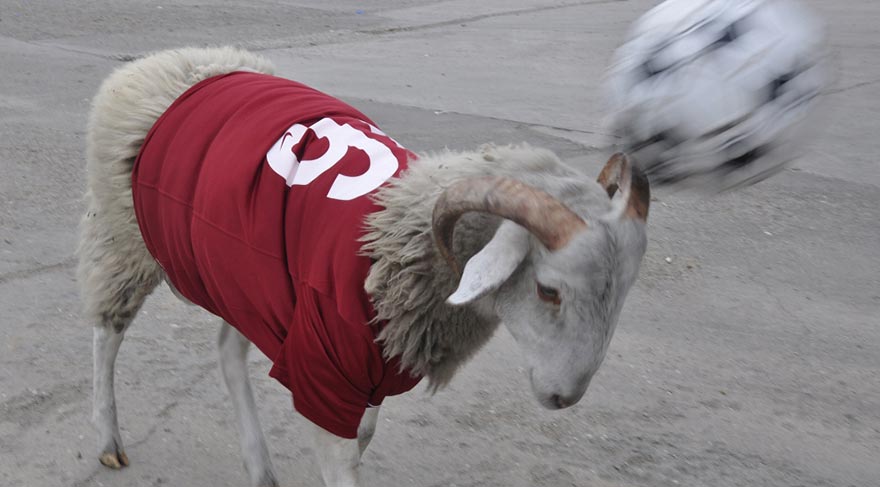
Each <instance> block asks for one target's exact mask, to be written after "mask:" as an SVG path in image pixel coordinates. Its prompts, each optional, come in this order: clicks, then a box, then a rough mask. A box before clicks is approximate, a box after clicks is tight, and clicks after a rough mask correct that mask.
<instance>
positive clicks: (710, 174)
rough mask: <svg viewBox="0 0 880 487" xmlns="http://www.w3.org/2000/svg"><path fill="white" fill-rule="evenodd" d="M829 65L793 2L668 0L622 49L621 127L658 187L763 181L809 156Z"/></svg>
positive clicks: (807, 15)
mask: <svg viewBox="0 0 880 487" xmlns="http://www.w3.org/2000/svg"><path fill="white" fill-rule="evenodd" d="M827 64H828V63H827V55H826V51H825V34H824V28H823V25H822V23H821V22H820V21H819V20H818V19H817V18H816V17H815V16H813V15H812V13H811V12H810V11H808V10H807V9H806V8H805V7H803V6H802V5H801V4H800V3H797V2H796V1H794V0H667V1H666V2H663V3H662V4H660V5H658V6H657V7H655V8H653V9H652V10H650V11H648V12H647V13H646V14H645V15H644V16H642V17H641V18H640V19H638V20H637V21H636V22H635V24H634V25H633V27H632V29H631V31H630V33H629V36H628V38H627V40H626V41H625V43H624V44H623V45H622V46H621V47H620V48H619V49H618V50H617V52H616V53H615V56H614V62H613V65H612V67H611V69H610V70H609V73H608V77H607V80H606V82H607V88H608V91H609V92H610V93H609V94H610V99H611V104H612V107H611V108H612V113H611V119H610V120H611V123H612V129H613V130H614V131H615V132H616V134H617V135H619V136H621V137H622V144H623V146H624V147H623V148H624V149H625V150H627V151H629V152H630V154H631V155H632V156H633V158H634V159H635V160H636V161H637V162H638V163H639V164H640V165H641V167H642V169H643V170H644V171H645V172H646V173H647V174H648V177H649V178H650V180H651V182H652V183H654V184H676V185H687V186H691V187H694V186H696V187H699V188H701V189H703V190H708V191H710V192H714V191H722V190H728V189H733V188H737V187H742V186H746V185H749V184H753V183H756V182H758V181H761V180H763V179H765V178H767V177H769V176H771V175H773V174H775V173H776V172H778V171H779V170H781V169H782V168H783V167H784V165H785V164H786V163H788V162H790V161H791V160H793V159H794V158H796V157H797V156H798V155H800V154H802V152H803V147H804V145H805V142H806V139H807V138H808V135H809V134H811V133H813V130H811V129H812V128H813V127H814V126H815V123H814V122H815V121H816V120H815V119H816V105H817V103H818V101H819V100H818V99H819V96H820V94H821V92H822V90H823V88H824V87H825V86H826V84H827V83H828V81H829V76H828V75H829V71H828V66H827Z"/></svg>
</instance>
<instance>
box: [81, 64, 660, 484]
mask: <svg viewBox="0 0 880 487" xmlns="http://www.w3.org/2000/svg"><path fill="white" fill-rule="evenodd" d="M272 71H273V68H272V66H271V64H270V63H269V62H268V61H267V60H265V59H263V58H262V57H259V56H257V55H255V54H252V53H249V52H247V51H244V50H239V49H235V48H230V47H223V48H207V49H196V48H188V49H179V50H171V51H162V52H158V53H154V54H152V55H149V56H147V57H144V58H141V59H139V60H136V61H133V62H131V63H128V64H126V65H123V66H122V67H120V68H118V69H117V70H116V71H115V72H114V73H113V74H112V75H111V76H110V77H109V78H108V79H106V80H105V81H104V83H103V84H102V86H101V87H100V89H99V91H98V93H97V95H96V96H95V98H94V101H93V106H92V110H91V113H90V118H89V126H88V133H87V151H86V158H87V166H86V169H87V173H88V176H87V192H86V202H87V209H86V212H85V215H84V217H83V219H82V221H81V237H80V245H79V249H78V255H79V266H78V280H79V283H80V286H81V288H82V296H83V301H84V310H85V314H86V316H87V317H88V319H89V320H90V321H91V322H92V323H93V325H94V342H93V345H94V409H93V422H94V423H95V426H96V429H97V432H98V447H99V460H100V462H101V463H102V464H103V465H105V466H107V467H110V468H114V469H119V468H122V467H124V466H127V465H128V464H129V459H128V457H127V455H126V453H125V450H124V447H123V443H122V439H121V437H120V433H119V426H118V421H117V416H116V405H115V396H114V385H113V379H114V367H115V361H116V356H117V352H118V349H119V346H120V344H121V343H122V340H123V337H124V334H125V331H126V330H127V329H128V327H129V326H130V325H131V323H132V321H133V319H134V318H135V315H136V314H137V312H138V310H139V309H140V307H141V305H142V304H143V303H144V300H145V299H146V297H147V296H148V295H149V294H150V293H151V292H152V291H153V290H154V289H155V288H156V287H157V286H158V285H159V284H160V283H161V282H162V281H165V282H167V284H168V285H169V287H170V288H171V290H172V292H174V293H175V294H176V295H178V297H180V298H181V299H182V300H184V301H187V302H196V303H197V304H200V305H202V306H203V307H207V308H209V309H210V308H211V307H210V306H208V305H206V304H204V303H202V302H199V301H200V299H199V297H198V296H195V297H194V296H193V294H192V292H185V291H186V289H188V288H187V286H186V285H185V283H183V282H182V281H180V280H179V278H175V277H173V276H174V275H175V272H176V271H177V269H175V268H174V266H173V265H170V264H167V263H166V264H164V265H161V263H160V262H159V261H158V260H157V259H158V258H157V257H154V255H153V253H152V252H151V249H150V248H148V240H149V238H148V236H149V234H150V231H151V230H152V228H151V227H150V225H149V223H148V222H145V221H142V219H141V217H140V214H139V213H138V208H136V204H135V200H138V201H140V200H139V199H138V198H139V197H138V195H137V193H136V191H135V190H137V191H142V190H138V189H137V188H136V187H133V184H132V180H133V171H137V167H136V165H135V162H136V161H137V160H138V157H139V154H143V153H145V151H146V150H148V149H149V148H150V147H151V144H150V143H146V144H145V140H147V138H148V134H150V133H151V132H150V131H151V128H153V127H154V125H157V126H158V125H159V123H158V122H157V120H159V119H160V117H162V116H163V114H165V113H166V112H169V111H172V110H169V107H172V104H173V103H175V100H178V99H179V98H184V97H181V95H182V94H184V93H185V92H186V93H190V91H191V88H193V87H194V86H196V85H197V84H199V83H202V82H205V83H210V82H213V80H215V79H218V78H219V77H222V76H224V75H229V74H230V73H234V74H233V75H232V76H239V73H250V74H253V75H254V76H265V75H268V74H271V73H272ZM240 76H244V74H241V75H240ZM188 90H190V91H188ZM364 118H365V117H364ZM362 120H363V119H362ZM352 123H355V124H357V123H358V122H357V121H355V122H352ZM296 127H297V126H296V125H295V126H294V127H291V129H290V130H289V131H288V132H287V133H285V134H284V135H285V137H282V138H281V139H278V142H277V144H276V146H273V150H274V148H278V149H279V150H281V149H284V148H285V147H286V146H285V144H288V143H290V142H288V139H291V140H292V139H295V138H296V136H299V137H305V135H304V134H306V133H307V132H308V131H309V130H312V131H314V132H315V133H316V134H318V133H321V132H320V131H321V130H324V131H325V132H323V133H325V134H329V135H328V137H329V140H330V148H329V149H327V153H330V152H332V151H333V150H335V149H334V148H333V147H334V145H333V144H335V143H336V142H334V140H333V137H336V136H337V135H338V133H339V131H340V130H343V129H344V130H349V129H350V128H351V127H350V126H349V128H345V127H343V126H342V125H339V124H336V123H335V122H333V121H332V120H331V121H329V122H326V123H324V124H323V125H322V126H321V127H317V123H316V124H314V125H312V126H310V127H304V126H301V127H300V128H299V129H297V128H296ZM360 127H361V129H362V130H363V132H357V133H355V132H351V131H350V130H349V132H346V133H347V134H348V136H352V137H355V138H356V139H357V140H361V141H362V142H361V145H360V146H358V147H359V148H361V149H362V150H364V151H365V152H366V153H370V154H380V153H381V154H384V156H383V157H384V159H382V161H384V162H383V164H384V163H388V161H393V163H394V164H396V163H397V162H400V164H401V166H402V167H404V169H403V170H400V171H399V172H396V173H395V172H394V171H392V173H393V175H392V173H389V172H388V171H390V170H392V169H393V168H390V169H389V168H384V169H381V170H382V171H384V172H383V173H382V174H381V175H379V176H376V178H378V179H376V178H374V179H373V180H371V181H372V182H371V183H370V185H369V186H368V187H367V189H368V191H367V190H364V191H361V192H360V193H357V194H354V193H352V194H348V195H347V196H345V195H342V193H339V191H342V190H344V189H345V188H342V190H339V188H337V190H339V191H337V193H339V194H338V195H337V196H339V198H337V199H336V200H335V201H337V202H339V201H342V202H343V203H335V204H354V205H359V204H368V205H374V206H372V207H370V208H372V210H371V211H370V212H369V213H367V214H366V215H365V216H363V217H362V218H361V217H358V218H360V220H358V221H360V222H361V226H362V229H361V230H362V231H361V233H360V234H359V235H360V236H359V237H358V241H357V242H356V243H355V245H356V246H357V247H359V248H360V250H359V252H358V255H357V256H351V258H352V259H362V260H363V259H367V262H368V264H367V267H365V270H364V276H363V281H362V284H357V285H358V286H359V287H360V291H361V292H365V293H366V295H367V296H369V303H370V306H372V311H373V312H372V316H368V317H367V319H366V320H365V321H364V322H362V323H358V327H359V328H358V330H356V331H358V332H361V331H362V330H368V331H369V333H373V334H374V335H375V342H374V343H375V345H376V346H378V347H381V357H380V360H384V361H385V362H386V363H387V364H390V365H389V366H393V367H394V368H395V372H396V373H398V374H401V377H404V378H405V377H407V376H408V377H409V378H412V379H413V382H412V383H411V384H409V385H407V387H412V386H413V385H414V384H415V382H417V381H418V379H419V378H423V377H424V378H426V379H427V381H428V387H429V389H430V390H432V391H436V390H438V389H440V388H442V387H443V386H444V385H446V384H448V383H449V381H450V380H451V379H452V378H453V376H454V375H455V372H456V370H457V369H458V368H459V367H460V366H461V365H462V364H463V363H464V362H465V361H467V360H468V359H469V358H470V357H471V356H473V355H474V354H475V353H476V352H477V351H478V350H479V349H480V348H481V347H482V346H483V345H484V344H485V343H486V342H487V341H488V340H489V339H490V337H491V336H492V335H493V333H494V332H495V331H496V329H497V327H498V326H499V325H500V324H501V323H504V325H505V326H506V327H507V328H508V329H509V331H510V332H511V334H512V336H513V337H514V339H515V340H516V342H517V343H518V346H519V347H521V349H522V352H523V355H524V357H525V359H526V364H525V365H527V368H528V371H529V377H530V381H531V388H532V391H533V394H534V396H535V397H536V399H537V400H538V401H539V402H540V404H541V405H543V406H544V407H546V408H549V409H561V408H566V407H569V406H571V405H573V404H575V403H577V402H578V401H579V400H580V398H581V397H582V396H583V394H584V393H585V391H586V389H587V387H588V385H589V383H590V380H591V378H592V377H593V375H594V374H595V373H596V371H597V370H598V368H599V366H600V364H601V363H602V361H603V358H604V356H605V352H606V350H607V348H608V345H609V342H610V340H611V337H612V334H613V332H614V329H615V326H616V323H617V320H618V317H619V314H620V311H621V308H622V306H623V302H624V299H625V297H626V294H627V292H628V290H629V288H630V287H631V285H632V284H633V282H634V281H635V279H636V277H637V274H638V268H639V265H640V262H641V260H642V257H643V255H644V252H645V248H646V241H647V240H646V233H645V226H646V221H647V215H648V207H649V201H650V195H649V193H650V191H649V188H648V184H647V180H646V179H645V178H644V177H643V175H642V174H641V173H640V172H639V171H638V169H637V168H636V166H635V165H634V164H632V163H631V162H630V160H629V159H628V158H627V157H626V156H625V155H624V154H615V155H614V156H612V157H611V159H610V160H609V161H608V163H607V164H606V165H605V167H604V168H603V170H602V171H601V173H600V175H599V177H598V179H597V181H592V180H589V179H587V178H584V177H583V176H582V175H581V173H580V172H578V171H576V170H574V169H573V168H571V167H569V166H567V165H565V164H564V163H562V162H561V161H560V160H559V159H558V158H557V157H556V156H555V155H554V154H553V153H552V152H550V151H548V150H544V149H539V148H533V147H531V146H529V145H526V144H522V145H516V146H495V145H491V144H489V145H485V146H482V147H480V148H479V149H478V150H475V151H461V152H456V151H451V150H447V151H444V152H440V153H433V154H420V155H418V156H415V155H414V154H411V153H408V152H402V151H405V150H404V149H403V148H402V147H401V146H400V145H399V144H397V143H396V142H394V141H393V139H390V137H387V136H386V135H385V134H384V133H382V132H381V131H380V130H379V129H378V128H376V127H375V126H374V125H372V124H371V123H369V122H368V121H363V123H362V125H360ZM298 130H299V131H298ZM282 131H283V129H282ZM297 131H298V132H297ZM367 132H369V134H368V135H365V134H366V133H367ZM280 134H281V132H279V133H278V134H275V135H273V137H275V138H277V137H278V136H279V135H280ZM334 134H336V135H334ZM287 136H291V137H290V138H288V137H287ZM205 137H213V135H210V136H209V135H205ZM302 140H305V139H302ZM347 140H350V139H347ZM377 140H379V141H381V144H380V145H381V147H380V146H379V145H376V144H375V141H377ZM371 141H372V142H371ZM352 144H354V142H352ZM371 144H372V145H371ZM345 150H348V146H346V147H345ZM371 151H372V152H371ZM387 151H394V154H397V159H389V158H388V157H387V156H388V154H391V152H387ZM343 152H345V151H343ZM270 153H272V152H271V151H270ZM270 153H267V156H266V159H265V160H262V159H261V162H260V164H261V165H262V166H265V165H270V166H272V168H271V169H272V170H273V171H275V172H277V174H275V173H272V172H269V173H268V174H269V176H268V177H270V178H278V180H279V181H282V182H285V181H286V188H287V189H286V190H285V191H289V194H290V195H296V192H304V191H311V190H312V186H314V184H313V183H311V182H309V181H311V180H309V181H306V182H305V183H303V181H302V180H300V181H299V182H298V181H297V178H302V177H310V176H308V175H306V176H303V172H296V171H297V167H299V166H298V165H297V163H298V161H293V162H291V161H287V162H285V161H284V160H281V159H273V157H275V156H270V155H268V154H270ZM280 153H282V154H284V152H283V151H282V152H280ZM276 154H278V153H276ZM401 154H404V155H403V156H401ZM325 156H326V154H325V155H324V156H322V158H323V159H326V157H325ZM279 157H280V156H279ZM285 157H287V156H285ZM370 157H371V158H372V157H373V155H371V156H370ZM376 157H377V159H378V158H379V156H376ZM401 157H402V158H401ZM319 159H320V158H319ZM370 160H371V161H373V159H370ZM302 162H303V164H302V167H305V162H306V161H302ZM312 162H314V161H312ZM325 162H326V161H325ZM331 162H332V161H331ZM181 163H182V162H181ZM285 164H287V165H285ZM376 164H377V165H378V164H379V163H378V162H377V163H376ZM374 169H375V168H374V167H373V165H372V162H371V165H370V167H369V168H368V170H367V171H366V173H365V174H371V175H372V176H371V177H373V176H375V175H376V174H377V173H376V172H375V171H374ZM279 171H280V172H279ZM284 171H288V172H289V173H284ZM303 171H304V170H303ZM376 171H379V169H376ZM205 172H206V171H202V174H205ZM208 173H209V174H210V171H208ZM175 176H176V175H175ZM279 176H286V177H287V179H286V180H284V179H282V178H280V177H279ZM346 178H348V179H346ZM355 179H357V178H356V177H355V178H352V177H350V176H344V175H340V176H338V177H337V179H336V182H334V186H333V187H331V189H330V191H331V192H332V191H334V189H333V188H336V186H335V185H336V184H337V183H338V182H339V181H340V180H342V181H343V182H347V183H349V189H350V186H351V184H350V183H351V182H352V181H353V180H355ZM310 185H311V186H310ZM343 186H344V185H343ZM279 187H283V185H280V186H279ZM226 189H229V188H226ZM236 189H238V190H241V188H232V190H236ZM218 191H220V190H218ZM243 192H244V193H247V188H245V191H243ZM343 192H344V191H343ZM133 194H134V195H133ZM284 194H287V193H284ZM340 195H341V196H340ZM221 197H225V195H221ZM327 197H328V198H329V197H330V193H327ZM345 198H348V200H346V199H345ZM364 202H368V203H364ZM340 208H346V206H340ZM342 221H344V220H342ZM247 223H248V224H249V225H257V226H259V225H261V224H264V222H262V221H261V220H260V218H259V217H255V218H254V219H253V220H249V221H248V222H247ZM142 226H143V227H142ZM339 226H340V225H339V224H337V225H336V226H326V225H325V227H326V228H331V229H332V231H336V230H337V227H339ZM187 237H188V235H187ZM205 245H207V246H208V247H210V246H211V240H210V239H209V240H207V243H206V244H205ZM287 257H288V258H289V259H292V257H291V256H290V255H288V256H287ZM346 258H347V257H346ZM357 262H361V260H358V261H357ZM295 264H296V262H294V263H293V265H295ZM322 265H323V263H322ZM312 266H313V267H314V263H312ZM320 267H321V266H318V267H317V268H318V269H320ZM237 277H241V278H242V279H245V278H246V277H247V276H237ZM242 282H244V281H242ZM224 286H225V288H224V289H233V288H237V286H238V287H244V285H241V286H239V282H238V279H237V278H236V279H235V282H225V283H224ZM297 290H298V289H297ZM202 301H204V300H203V299H202ZM290 305H291V308H298V307H301V306H303V307H304V306H305V305H304V304H303V303H301V302H300V301H296V303H295V304H294V303H292V302H291V303H290ZM210 310H211V311H212V312H215V314H219V315H220V318H222V320H221V324H220V335H219V355H220V366H221V371H222V374H223V377H224V381H225V383H226V386H227V388H228V390H229V392H230V397H231V400H232V404H233V406H234V409H235V413H236V419H237V424H238V429H239V433H240V442H241V449H242V452H243V455H244V458H245V467H246V470H247V472H248V475H249V477H250V482H251V485H253V486H261V487H265V486H276V485H278V482H277V480H276V476H275V474H274V471H273V467H272V465H271V462H270V458H269V454H268V448H267V446H266V442H265V439H264V437H263V433H262V431H261V427H260V424H259V420H258V417H257V412H256V404H255V401H254V397H253V394H252V391H251V386H250V383H249V380H248V376H247V370H246V356H247V353H248V349H249V345H250V341H253V340H249V338H246V337H245V335H244V333H243V332H242V331H240V330H239V329H238V327H240V323H236V321H235V320H234V319H231V318H230V315H228V314H227V313H224V312H223V311H222V310H221V311H218V310H216V309H210ZM321 311H322V312H324V311H327V309H322V310H321ZM343 311H344V310H343ZM255 343H256V342H255ZM258 345H259V344H258ZM264 351H265V350H264ZM303 353H305V352H303ZM270 359H273V360H275V358H274V357H272V356H270ZM365 367H366V366H365ZM274 371H275V369H273V374H274ZM273 376H274V375H273ZM276 378H277V377H276ZM293 396H294V402H295V404H296V403H297V397H298V394H297V392H294V394H293ZM367 406H368V404H364V405H363V406H362V407H361V409H359V410H356V412H357V411H360V413H361V418H360V419H359V421H358V422H357V423H355V426H356V434H346V435H340V434H335V433H333V432H331V431H329V429H333V428H332V427H331V428H329V429H328V427H326V426H322V425H319V424H317V423H315V421H314V420H312V422H313V423H315V424H314V425H313V430H314V431H313V435H314V441H315V445H316V453H317V457H318V458H317V459H318V463H319V465H320V468H321V474H322V477H323V480H324V483H325V485H327V486H328V487H341V486H357V485H360V484H359V480H358V465H359V462H360V457H361V455H362V454H363V451H364V449H365V448H366V447H367V445H368V444H369V441H370V439H371V438H372V436H373V432H374V430H375V427H376V419H377V417H378V412H379V408H378V407H367ZM328 414H330V415H334V414H337V412H336V411H330V412H329V413H328ZM338 414H339V415H342V411H339V412H338ZM307 417H308V416H307ZM309 419H311V418H309ZM331 419H332V418H331ZM355 419H357V418H355ZM352 436H353V437H352Z"/></svg>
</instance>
